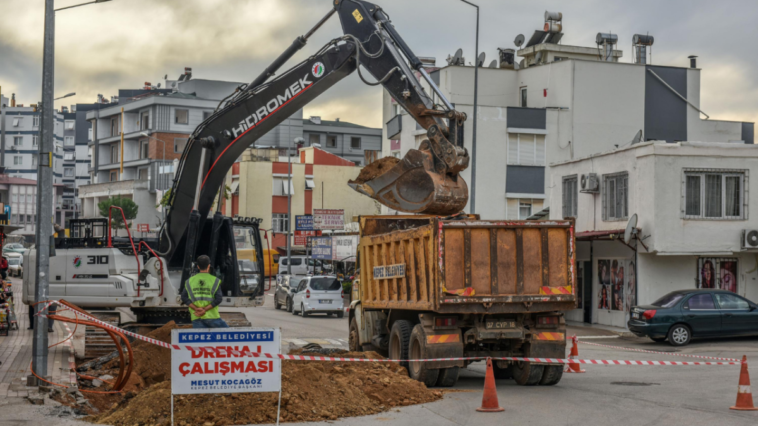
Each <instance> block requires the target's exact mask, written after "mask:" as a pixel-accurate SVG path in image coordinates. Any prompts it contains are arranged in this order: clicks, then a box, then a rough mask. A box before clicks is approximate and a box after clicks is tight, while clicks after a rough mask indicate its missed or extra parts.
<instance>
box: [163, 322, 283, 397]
mask: <svg viewBox="0 0 758 426" xmlns="http://www.w3.org/2000/svg"><path fill="white" fill-rule="evenodd" d="M171 343H172V344H174V345H179V346H181V347H182V349H181V350H172V351H171V392H172V393H173V394H177V395H178V394H200V393H243V392H278V391H279V389H280V387H281V384H282V380H281V371H282V370H281V366H282V365H281V360H279V359H269V358H265V359H264V358H253V357H247V356H243V355H234V354H233V353H232V351H233V350H239V351H247V352H253V353H270V354H279V350H280V346H281V336H280V331H279V329H278V328H253V327H244V328H233V329H218V328H216V329H211V328H193V329H181V330H179V329H175V330H172V332H171ZM187 347H190V348H198V349H191V350H185V348H187ZM201 347H213V348H215V349H216V350H215V351H212V350H203V349H200V348H201Z"/></svg>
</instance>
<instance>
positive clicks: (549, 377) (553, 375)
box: [540, 365, 563, 386]
mask: <svg viewBox="0 0 758 426" xmlns="http://www.w3.org/2000/svg"><path fill="white" fill-rule="evenodd" d="M544 367H545V368H544V370H545V371H544V372H543V373H542V380H540V385H541V386H553V385H557V384H558V382H560V381H561V378H562V377H563V365H546V366H544Z"/></svg>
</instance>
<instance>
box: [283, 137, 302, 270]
mask: <svg viewBox="0 0 758 426" xmlns="http://www.w3.org/2000/svg"><path fill="white" fill-rule="evenodd" d="M295 143H305V139H303V138H300V137H297V138H295ZM291 149H292V141H290V140H288V141H287V275H291V274H292V253H291V247H290V239H291V237H290V229H292V189H293V188H292V156H290V150H291Z"/></svg>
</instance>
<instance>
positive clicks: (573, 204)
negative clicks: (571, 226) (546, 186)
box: [563, 175, 579, 218]
mask: <svg viewBox="0 0 758 426" xmlns="http://www.w3.org/2000/svg"><path fill="white" fill-rule="evenodd" d="M578 195H579V191H578V185H577V176H576V175H573V176H565V177H564V178H563V217H564V218H567V217H576V214H577V197H578Z"/></svg>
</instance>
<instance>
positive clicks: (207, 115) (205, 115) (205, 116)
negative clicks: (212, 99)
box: [203, 111, 212, 121]
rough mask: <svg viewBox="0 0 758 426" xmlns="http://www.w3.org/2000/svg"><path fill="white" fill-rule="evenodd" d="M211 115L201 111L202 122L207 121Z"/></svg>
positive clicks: (208, 112)
mask: <svg viewBox="0 0 758 426" xmlns="http://www.w3.org/2000/svg"><path fill="white" fill-rule="evenodd" d="M211 114H212V113H211V112H210V111H203V121H205V120H207V119H208V117H210V116H211Z"/></svg>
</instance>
